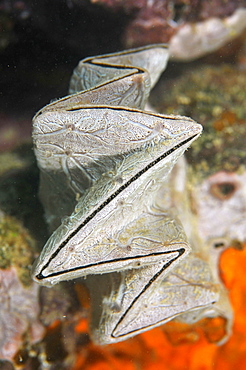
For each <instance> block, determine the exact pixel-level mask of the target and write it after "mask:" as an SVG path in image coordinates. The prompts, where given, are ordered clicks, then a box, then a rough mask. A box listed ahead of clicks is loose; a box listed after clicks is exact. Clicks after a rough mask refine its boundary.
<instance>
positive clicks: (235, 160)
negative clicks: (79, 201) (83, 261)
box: [0, 0, 246, 370]
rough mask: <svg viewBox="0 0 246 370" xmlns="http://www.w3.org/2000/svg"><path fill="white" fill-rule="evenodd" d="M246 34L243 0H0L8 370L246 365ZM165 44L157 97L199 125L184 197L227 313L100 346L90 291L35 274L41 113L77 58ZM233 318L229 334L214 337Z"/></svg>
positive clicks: (1, 344) (1, 351)
mask: <svg viewBox="0 0 246 370" xmlns="http://www.w3.org/2000/svg"><path fill="white" fill-rule="evenodd" d="M245 29H246V9H245V3H244V1H240V0H238V1H235V0H234V1H233V0H231V1H230V0H228V1H222V0H215V1H213V2H207V1H202V0H200V1H195V0H190V1H163V0H153V1H147V0H139V1H130V0H127V1H117V0H115V1H114V0H91V1H89V0H84V1H83V0H67V1H62V0H56V1H53V2H49V1H41V0H40V1H31V0H29V1H27V0H25V1H17V0H16V1H8V0H6V1H1V2H0V68H1V79H0V369H1V370H2V369H3V370H11V369H26V370H29V369H30V370H32V369H51V370H55V369H69V370H70V369H71V370H80V369H93V370H96V369H105V370H106V369H122V368H124V369H129V370H130V369H132V370H135V369H146V370H148V369H168V370H176V369H181V368H182V369H188V370H190V369H191V370H199V369H201V370H210V369H211V370H212V369H221V368H223V369H228V370H230V369H235V368H237V369H238V370H240V369H244V368H245V367H246V335H245V329H246V309H245V306H246V302H245V300H246V298H245V297H246V282H245V279H244V266H245V264H246V249H245V241H246V218H245V216H246V185H245V184H246V181H245V178H246V171H245V167H246V161H245V159H246V155H245V137H246V107H245V98H246V89H245V86H246V42H245V36H246V34H245V32H246V31H245ZM162 42H165V43H167V44H168V45H169V49H170V60H169V62H168V66H167V69H166V70H165V71H164V73H163V75H162V77H161V79H160V81H159V82H158V84H157V85H156V87H155V88H154V90H153V91H152V93H151V96H150V104H151V107H152V109H155V111H157V112H160V113H165V114H180V115H186V116H188V117H191V118H193V119H194V120H196V121H197V122H199V123H201V124H202V125H203V127H204V132H203V134H202V136H201V137H200V138H199V139H198V140H197V141H196V142H195V143H194V144H192V148H191V149H189V150H188V151H187V153H186V155H185V157H186V163H187V180H186V188H187V189H188V194H189V196H188V200H187V202H188V203H189V206H190V208H191V209H192V212H193V216H194V217H193V218H192V221H191V224H190V227H191V228H195V227H196V228H197V230H199V233H200V234H199V235H200V236H201V238H203V241H204V243H205V244H206V245H208V246H209V248H210V249H209V252H208V261H209V262H208V263H209V264H210V265H211V269H212V270H213V271H214V274H215V275H216V276H217V274H218V277H219V281H220V284H221V287H222V288H221V289H222V290H223V297H224V298H223V299H224V301H223V302H225V303H224V307H222V309H221V315H218V317H215V318H210V317H207V318H204V319H202V320H200V321H198V322H196V323H194V324H191V325H188V324H185V323H181V322H177V321H175V320H174V321H171V322H169V323H167V324H165V325H163V326H160V327H158V328H155V329H153V330H150V331H147V332H145V333H143V334H140V335H138V336H136V337H134V338H132V339H128V340H126V341H123V342H120V343H116V344H110V345H106V346H97V345H95V344H93V343H92V341H91V340H90V336H89V329H88V318H89V316H90V297H89V295H88V292H87V290H86V288H85V287H84V286H83V284H82V283H81V281H79V280H75V281H71V282H64V283H61V284H59V285H56V286H54V287H53V288H52V289H49V288H46V287H40V286H38V285H37V284H35V283H34V282H33V281H32V279H31V277H30V273H31V267H32V264H33V261H34V259H35V258H36V257H37V256H38V255H39V253H40V251H41V249H42V247H43V245H44V244H45V242H46V240H47V239H48V236H49V232H48V227H47V225H46V221H45V218H44V210H43V208H42V205H41V203H40V201H39V197H38V185H39V170H38V167H37V164H36V160H35V156H34V153H33V144H32V137H31V133H32V117H33V116H34V114H35V113H36V112H37V111H38V110H39V109H41V108H42V107H43V106H44V105H46V104H48V103H49V102H50V101H52V100H55V99H58V98H60V97H63V96H65V95H67V91H68V84H69V80H70V77H71V74H72V71H73V69H74V68H75V67H76V65H77V64H78V62H79V60H81V59H83V58H85V57H87V56H92V55H99V54H106V53H111V52H115V51H119V50H123V49H127V48H130V47H137V46H141V45H148V44H152V43H162ZM215 230H216V231H215ZM211 240H213V243H212V242H211ZM214 261H216V263H215V262H214ZM229 320H231V324H232V328H231V333H230V335H229V337H228V339H227V341H226V342H223V343H222V344H221V345H218V343H219V342H220V340H221V339H222V338H224V337H225V336H226V332H227V329H228V321H229Z"/></svg>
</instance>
